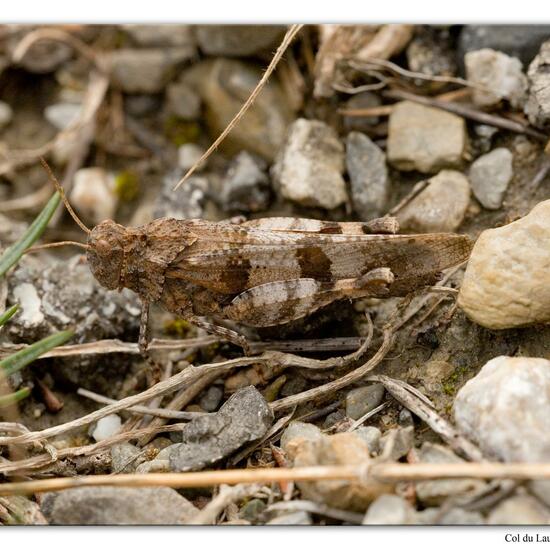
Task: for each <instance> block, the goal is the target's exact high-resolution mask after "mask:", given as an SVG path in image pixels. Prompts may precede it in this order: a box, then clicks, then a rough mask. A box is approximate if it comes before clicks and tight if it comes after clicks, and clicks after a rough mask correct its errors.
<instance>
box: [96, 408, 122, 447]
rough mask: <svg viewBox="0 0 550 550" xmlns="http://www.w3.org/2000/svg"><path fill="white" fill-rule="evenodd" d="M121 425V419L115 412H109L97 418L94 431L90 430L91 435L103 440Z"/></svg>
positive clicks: (115, 431) (97, 439)
mask: <svg viewBox="0 0 550 550" xmlns="http://www.w3.org/2000/svg"><path fill="white" fill-rule="evenodd" d="M121 426H122V420H121V419H120V416H118V415H117V414H110V415H108V416H104V417H103V418H101V419H100V420H98V422H97V424H96V426H95V428H94V431H93V432H92V437H93V438H94V439H95V440H96V441H103V440H104V439H107V438H108V437H111V436H112V435H115V434H116V433H118V431H119V430H120V427H121Z"/></svg>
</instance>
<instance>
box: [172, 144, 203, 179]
mask: <svg viewBox="0 0 550 550" xmlns="http://www.w3.org/2000/svg"><path fill="white" fill-rule="evenodd" d="M203 153H204V149H203V148H202V147H201V146H200V145H196V144H194V143H186V144H184V145H182V146H181V147H179V149H178V166H179V167H180V168H181V169H182V170H185V171H187V170H189V169H190V168H192V167H193V166H194V165H195V164H196V163H197V162H198V161H199V159H200V158H201V157H202V155H203ZM204 168H205V164H200V165H199V166H198V167H197V171H198V172H200V171H201V170H203V169H204Z"/></svg>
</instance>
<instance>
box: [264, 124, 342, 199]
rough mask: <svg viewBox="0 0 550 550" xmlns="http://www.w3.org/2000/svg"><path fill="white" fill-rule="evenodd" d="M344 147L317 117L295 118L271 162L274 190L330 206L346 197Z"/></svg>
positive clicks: (328, 127)
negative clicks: (314, 118)
mask: <svg viewBox="0 0 550 550" xmlns="http://www.w3.org/2000/svg"><path fill="white" fill-rule="evenodd" d="M343 171H344V147H343V145H342V144H341V143H340V140H339V139H338V136H337V135H336V132H335V131H334V130H333V129H332V128H331V127H330V126H328V125H327V124H325V123H324V122H321V121H320V120H306V119H305V118H299V119H298V120H296V121H295V122H293V123H292V125H291V127H290V128H289V131H288V135H287V138H286V142H285V144H284V145H283V147H282V149H281V151H280V152H279V154H278V156H277V160H276V163H275V165H274V166H273V170H272V173H273V177H274V181H275V184H276V185H277V186H278V191H279V192H280V194H281V195H282V197H284V198H285V199H288V200H291V201H294V202H297V203H299V204H302V205H304V206H319V207H322V208H326V209H327V210H330V209H332V208H336V207H337V206H340V205H341V204H343V203H344V202H346V200H347V193H346V182H345V181H344V178H343V177H342V173H343Z"/></svg>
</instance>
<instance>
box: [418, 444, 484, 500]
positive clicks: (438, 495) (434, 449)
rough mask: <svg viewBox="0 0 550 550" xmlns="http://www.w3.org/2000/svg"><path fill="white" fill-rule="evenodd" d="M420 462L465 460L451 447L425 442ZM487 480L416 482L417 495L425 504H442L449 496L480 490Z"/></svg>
mask: <svg viewBox="0 0 550 550" xmlns="http://www.w3.org/2000/svg"><path fill="white" fill-rule="evenodd" d="M418 458H419V462H425V463H429V464H455V463H456V464H458V463H461V462H464V460H462V459H461V458H459V457H458V456H456V455H455V454H454V453H453V452H452V451H451V450H450V449H448V448H447V447H443V446H442V445H435V444H433V443H428V442H425V443H423V444H422V447H421V448H420V451H419V457H418ZM484 485H485V482H484V481H480V480H477V479H439V480H431V481H420V482H418V483H416V496H417V498H418V500H419V501H420V502H422V503H423V504H429V505H433V504H441V503H442V502H443V501H444V500H445V499H446V498H447V497H450V496H457V495H464V494H467V493H471V492H473V491H478V490H480V489H481V488H482V487H484Z"/></svg>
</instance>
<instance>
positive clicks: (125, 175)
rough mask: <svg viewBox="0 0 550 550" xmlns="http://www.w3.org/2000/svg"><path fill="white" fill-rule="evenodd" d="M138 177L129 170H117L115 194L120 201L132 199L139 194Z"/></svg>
mask: <svg viewBox="0 0 550 550" xmlns="http://www.w3.org/2000/svg"><path fill="white" fill-rule="evenodd" d="M139 187H140V186H139V177H138V175H137V174H136V173H135V172H132V171H131V170H124V171H123V172H119V173H118V174H117V176H116V177H115V194H116V196H117V197H118V198H119V200H120V201H122V202H130V201H133V200H134V199H135V198H136V197H137V196H138V195H139Z"/></svg>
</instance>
